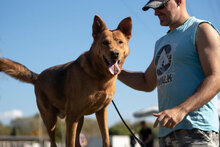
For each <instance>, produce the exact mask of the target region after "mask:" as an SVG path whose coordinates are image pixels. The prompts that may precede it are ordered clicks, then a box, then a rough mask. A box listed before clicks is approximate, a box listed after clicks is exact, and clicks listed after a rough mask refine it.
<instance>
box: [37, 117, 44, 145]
mask: <svg viewBox="0 0 220 147" xmlns="http://www.w3.org/2000/svg"><path fill="white" fill-rule="evenodd" d="M38 130H39V135H38V137H39V144H40V146H41V147H44V142H43V141H42V127H41V117H40V115H39V117H38Z"/></svg>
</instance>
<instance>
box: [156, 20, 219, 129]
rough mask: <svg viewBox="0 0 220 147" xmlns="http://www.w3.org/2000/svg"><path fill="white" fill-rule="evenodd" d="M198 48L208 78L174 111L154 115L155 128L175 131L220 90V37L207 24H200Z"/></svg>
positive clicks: (168, 110)
mask: <svg viewBox="0 0 220 147" xmlns="http://www.w3.org/2000/svg"><path fill="white" fill-rule="evenodd" d="M196 48H197V52H198V54H199V59H200V62H201V66H202V68H203V71H204V73H205V75H206V78H205V79H204V80H203V82H202V83H201V84H200V85H199V87H198V88H197V90H196V91H195V92H194V94H193V95H192V96H190V97H189V98H188V99H186V100H185V101H184V102H183V103H181V104H180V105H178V106H177V107H174V108H172V109H167V110H165V111H162V112H160V113H157V114H154V116H156V117H158V118H157V120H156V121H155V123H154V127H156V126H157V125H158V123H159V122H161V124H160V125H161V126H163V127H167V128H170V129H173V128H174V127H175V126H176V125H177V124H178V123H179V122H181V121H182V120H183V118H184V117H185V116H186V115H187V114H188V113H190V112H192V111H194V110H196V109H198V108H200V107H202V106H203V105H204V104H206V103H208V102H209V101H210V100H211V99H212V98H213V97H214V96H215V95H216V94H217V93H218V92H219V90H220V36H219V34H218V33H217V32H216V30H215V29H214V28H213V27H212V26H210V25H209V24H207V23H203V24H200V25H199V27H198V30H197V33H196Z"/></svg>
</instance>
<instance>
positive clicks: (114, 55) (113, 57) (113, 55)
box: [110, 51, 119, 59]
mask: <svg viewBox="0 0 220 147" xmlns="http://www.w3.org/2000/svg"><path fill="white" fill-rule="evenodd" d="M110 54H111V58H112V59H118V57H119V51H111V53H110Z"/></svg>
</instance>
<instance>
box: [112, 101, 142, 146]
mask: <svg viewBox="0 0 220 147" xmlns="http://www.w3.org/2000/svg"><path fill="white" fill-rule="evenodd" d="M112 104H113V105H114V107H115V109H116V111H117V112H118V115H119V117H120V118H121V120H122V122H123V123H124V125H125V126H126V127H127V129H128V130H129V132H130V133H131V135H132V136H133V137H134V138H135V140H136V141H137V142H138V143H139V144H140V145H141V147H146V146H145V144H144V143H143V142H142V141H141V140H140V139H139V138H137V137H136V136H135V134H134V133H133V132H132V131H131V129H130V128H129V127H128V125H127V124H126V122H125V121H124V119H123V118H122V116H121V114H120V112H119V111H118V108H117V107H116V105H115V102H114V101H113V100H112Z"/></svg>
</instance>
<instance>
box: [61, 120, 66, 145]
mask: <svg viewBox="0 0 220 147" xmlns="http://www.w3.org/2000/svg"><path fill="white" fill-rule="evenodd" d="M63 123H64V119H60V127H61V147H65V133H64V127H63Z"/></svg>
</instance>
